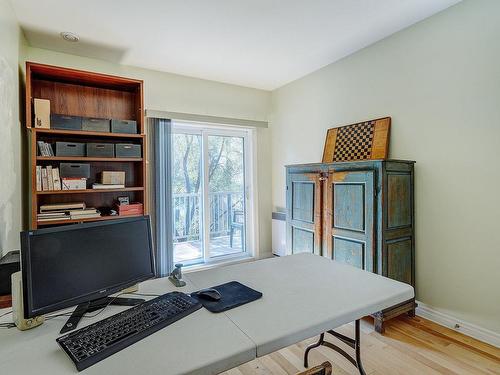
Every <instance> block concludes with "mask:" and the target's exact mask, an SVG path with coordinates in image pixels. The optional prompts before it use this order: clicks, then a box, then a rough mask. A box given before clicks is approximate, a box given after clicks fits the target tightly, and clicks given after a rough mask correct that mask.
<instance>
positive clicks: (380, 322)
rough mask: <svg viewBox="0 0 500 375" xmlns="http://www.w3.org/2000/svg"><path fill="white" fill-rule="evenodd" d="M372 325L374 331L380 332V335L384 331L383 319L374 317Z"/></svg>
mask: <svg viewBox="0 0 500 375" xmlns="http://www.w3.org/2000/svg"><path fill="white" fill-rule="evenodd" d="M373 326H374V328H375V331H377V332H378V333H380V334H382V335H383V334H384V333H385V324H384V321H383V320H382V319H379V318H375V319H374V320H373Z"/></svg>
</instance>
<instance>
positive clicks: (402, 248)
mask: <svg viewBox="0 0 500 375" xmlns="http://www.w3.org/2000/svg"><path fill="white" fill-rule="evenodd" d="M411 252H412V241H411V239H409V238H407V239H403V240H400V241H395V242H390V243H388V244H387V277H390V278H391V279H394V280H398V281H402V282H404V283H407V284H410V285H411V284H412V272H411V270H412V267H411V266H412V264H411V262H412V254H411Z"/></svg>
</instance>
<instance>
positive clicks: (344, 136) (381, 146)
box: [323, 117, 391, 163]
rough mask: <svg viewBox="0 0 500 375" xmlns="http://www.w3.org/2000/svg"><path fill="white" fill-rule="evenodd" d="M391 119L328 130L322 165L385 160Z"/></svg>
mask: <svg viewBox="0 0 500 375" xmlns="http://www.w3.org/2000/svg"><path fill="white" fill-rule="evenodd" d="M390 123H391V118H390V117H384V118H381V119H377V120H370V121H364V122H359V123H356V124H352V125H345V126H341V127H338V128H332V129H328V133H327V136H326V142H325V149H324V152H323V163H330V162H340V161H356V160H370V159H386V158H387V150H388V147H389V128H390Z"/></svg>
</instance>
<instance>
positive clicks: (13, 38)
mask: <svg viewBox="0 0 500 375" xmlns="http://www.w3.org/2000/svg"><path fill="white" fill-rule="evenodd" d="M21 39H22V37H21V32H20V29H19V26H18V24H17V21H16V18H15V15H14V12H13V10H12V8H11V6H10V4H9V2H8V1H6V0H0V176H1V177H0V255H1V254H2V253H5V252H7V251H10V250H13V249H18V248H19V231H20V229H21V227H22V214H21V213H22V201H21V194H20V191H21V182H22V175H21V155H22V152H21V126H20V123H19V117H20V115H19V100H18V97H19V68H18V59H19V50H20V40H21Z"/></svg>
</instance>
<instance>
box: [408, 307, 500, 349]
mask: <svg viewBox="0 0 500 375" xmlns="http://www.w3.org/2000/svg"><path fill="white" fill-rule="evenodd" d="M417 303H418V307H417V309H416V314H417V315H418V316H421V317H422V318H425V319H428V320H431V321H433V322H434V323H437V324H440V325H442V326H445V327H447V328H451V329H452V330H454V331H457V332H460V333H462V334H464V335H467V336H470V337H473V338H475V339H477V340H480V341H483V342H485V343H488V344H490V345H493V346H496V347H497V348H500V333H497V332H493V331H491V330H489V329H486V328H483V327H479V326H477V325H475V324H471V323H467V322H464V321H463V320H460V319H457V318H455V317H453V316H450V315H448V314H445V313H442V312H440V311H437V310H435V309H434V308H432V307H431V306H429V305H426V304H425V303H422V302H420V301H417Z"/></svg>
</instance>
